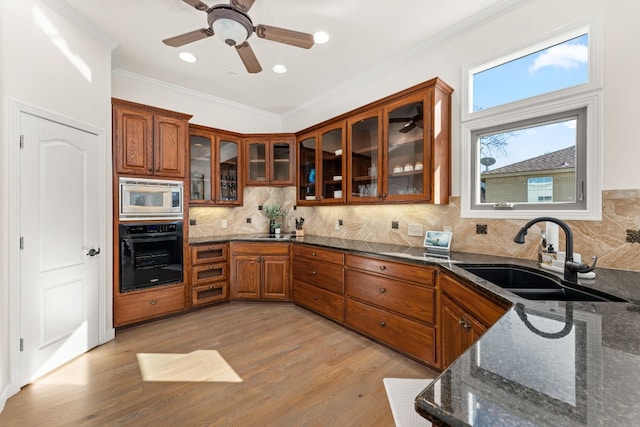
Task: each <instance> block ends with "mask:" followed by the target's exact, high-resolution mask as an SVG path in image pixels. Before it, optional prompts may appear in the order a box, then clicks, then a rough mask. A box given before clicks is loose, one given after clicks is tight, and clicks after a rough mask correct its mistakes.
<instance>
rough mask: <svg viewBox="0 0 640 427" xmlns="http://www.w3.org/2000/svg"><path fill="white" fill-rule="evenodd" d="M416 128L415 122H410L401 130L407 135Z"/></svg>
mask: <svg viewBox="0 0 640 427" xmlns="http://www.w3.org/2000/svg"><path fill="white" fill-rule="evenodd" d="M415 127H416V124H415V123H414V122H409V123H407V124H406V125H405V126H403V127H402V129H400V132H402V133H407V132H409V131H410V130H412V129H414V128H415Z"/></svg>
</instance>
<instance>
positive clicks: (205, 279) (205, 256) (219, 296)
mask: <svg viewBox="0 0 640 427" xmlns="http://www.w3.org/2000/svg"><path fill="white" fill-rule="evenodd" d="M227 247H228V244H227V243H216V244H205V245H193V246H191V275H190V277H191V305H192V306H193V307H197V306H202V305H206V304H211V303H214V302H218V301H225V300H227V299H228V298H229V274H228V271H229V263H228V257H227Z"/></svg>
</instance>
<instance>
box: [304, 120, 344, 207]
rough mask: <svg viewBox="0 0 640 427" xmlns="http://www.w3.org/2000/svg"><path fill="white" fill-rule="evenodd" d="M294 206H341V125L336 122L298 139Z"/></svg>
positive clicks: (342, 195)
mask: <svg viewBox="0 0 640 427" xmlns="http://www.w3.org/2000/svg"><path fill="white" fill-rule="evenodd" d="M297 139H298V147H297V152H298V180H297V182H298V184H297V199H298V201H297V203H298V204H300V205H303V206H304V205H313V204H336V203H344V201H345V200H346V199H345V190H346V188H345V177H346V175H345V172H346V169H347V167H346V155H345V154H346V153H345V148H346V144H345V141H346V132H345V122H344V121H342V120H341V121H337V122H334V123H330V124H328V125H325V126H324V127H322V128H320V129H318V130H317V131H313V132H309V133H306V134H301V135H300V136H299V137H298V138H297Z"/></svg>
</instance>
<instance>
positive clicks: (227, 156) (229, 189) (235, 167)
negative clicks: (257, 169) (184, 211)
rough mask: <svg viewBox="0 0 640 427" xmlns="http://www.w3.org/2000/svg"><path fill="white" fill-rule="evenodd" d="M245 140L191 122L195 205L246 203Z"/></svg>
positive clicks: (238, 204)
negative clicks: (242, 160)
mask: <svg viewBox="0 0 640 427" xmlns="http://www.w3.org/2000/svg"><path fill="white" fill-rule="evenodd" d="M240 141H241V139H240V138H237V137H235V136H231V135H225V134H222V133H217V132H215V131H214V130H212V129H209V128H206V127H203V126H197V125H191V126H190V140H189V158H190V168H191V175H190V186H189V187H190V191H189V195H190V200H189V204H191V205H231V206H240V205H242V183H241V180H240V177H241V175H240V170H239V165H240V163H239V162H240V157H241V144H240Z"/></svg>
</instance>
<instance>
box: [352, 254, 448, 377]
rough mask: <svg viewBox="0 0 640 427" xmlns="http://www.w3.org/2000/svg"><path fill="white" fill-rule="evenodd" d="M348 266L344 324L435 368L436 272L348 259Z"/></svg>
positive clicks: (395, 264)
mask: <svg viewBox="0 0 640 427" xmlns="http://www.w3.org/2000/svg"><path fill="white" fill-rule="evenodd" d="M346 265H347V270H346V275H345V277H346V296H347V298H346V323H347V325H348V326H350V327H351V328H353V329H355V330H357V331H359V332H361V333H363V334H365V335H368V336H370V337H371V338H374V339H376V340H378V341H381V342H383V343H385V344H387V345H389V346H390V347H392V348H394V349H396V350H398V351H400V352H402V353H405V354H408V355H410V356H413V357H414V358H417V359H419V360H421V361H423V362H426V363H428V364H429V365H431V366H433V367H438V363H437V362H438V360H437V357H436V355H437V351H436V350H437V349H436V343H437V341H436V290H435V275H436V274H435V273H436V270H435V269H434V268H431V267H426V266H418V265H413V264H405V263H400V262H394V261H388V260H382V259H377V258H370V257H364V256H359V255H351V254H348V255H347V259H346Z"/></svg>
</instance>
